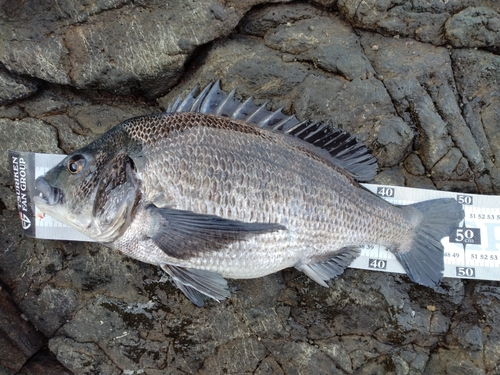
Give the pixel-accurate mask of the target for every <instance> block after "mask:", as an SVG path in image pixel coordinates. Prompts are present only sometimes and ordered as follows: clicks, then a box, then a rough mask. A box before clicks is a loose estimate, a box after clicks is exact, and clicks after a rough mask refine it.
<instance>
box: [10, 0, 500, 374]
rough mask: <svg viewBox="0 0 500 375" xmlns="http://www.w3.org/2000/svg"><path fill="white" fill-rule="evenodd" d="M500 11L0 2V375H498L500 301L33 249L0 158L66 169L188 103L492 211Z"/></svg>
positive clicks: (341, 1) (367, 277)
mask: <svg viewBox="0 0 500 375" xmlns="http://www.w3.org/2000/svg"><path fill="white" fill-rule="evenodd" d="M499 53H500V3H499V2H498V1H495V0H469V1H467V0H428V1H417V0H414V1H402V0H378V1H375V0H365V1H361V0H318V1H310V2H305V1H302V2H301V1H293V2H287V1H265V0H251V1H239V0H219V1H217V0H201V1H180V0H177V1H165V0H158V1H146V0H139V1H132V0H90V1H84V0H68V1H59V2H55V1H53V2H52V1H39V0H26V1H22V2H19V1H14V0H2V1H0V106H1V107H0V151H1V152H0V156H1V157H0V213H1V215H0V221H1V225H0V231H1V232H0V233H1V238H2V240H1V241H0V279H1V283H0V332H1V334H0V374H2V375H3V374H37V375H43V374H70V373H74V374H127V375H131V374H147V375H157V374H191V373H195V374H216V373H225V374H250V373H251V374H405V375H406V374H467V375H476V374H488V375H498V374H500V285H499V283H498V282H487V281H471V280H458V279H450V280H445V281H444V282H443V283H442V284H441V286H440V287H439V288H437V289H436V290H431V289H427V288H424V287H420V286H417V285H415V284H412V283H411V282H409V280H408V279H407V277H406V276H403V275H395V274H386V273H375V272H367V271H361V270H353V269H350V270H348V271H347V272H345V274H344V275H342V276H341V277H339V278H338V279H337V280H335V282H334V283H333V284H332V287H331V288H330V289H326V288H322V287H320V286H318V285H316V284H315V283H314V282H312V281H310V280H309V279H308V278H307V277H305V276H303V275H302V274H300V273H299V272H297V271H295V270H285V271H283V272H280V273H278V274H275V275H270V276H268V277H265V278H261V279H257V280H246V281H242V280H230V286H231V289H232V296H231V298H230V299H229V300H227V301H224V302H222V303H216V302H210V303H208V304H207V306H206V307H205V308H202V309H199V308H196V307H195V306H194V305H192V304H191V303H190V302H189V301H188V300H187V299H186V298H185V297H184V295H182V294H181V293H180V292H179V291H178V290H177V289H176V288H175V287H173V286H172V285H171V284H170V282H169V281H168V280H167V278H166V277H165V275H164V274H163V273H162V272H161V271H160V270H159V269H158V268H156V267H154V266H150V265H147V264H143V263H139V262H137V261H134V260H132V259H130V258H127V257H125V256H122V255H121V254H120V253H118V252H115V251H112V250H110V249H107V248H105V247H103V246H99V245H97V244H89V243H70V242H56V241H42V240H33V239H30V238H27V237H25V236H24V235H23V234H22V231H21V225H20V222H19V219H18V217H17V213H16V206H15V194H14V192H13V186H12V181H11V178H10V175H9V172H8V170H7V150H8V149H17V150H26V151H38V152H49V153H67V152H71V151H72V150H74V149H75V148H77V147H80V146H82V145H84V144H86V143H88V142H89V141H90V140H91V139H92V138H94V137H96V136H98V135H99V134H102V133H103V132H104V131H106V130H107V129H109V128H110V127H111V126H113V125H115V124H117V123H118V122H120V121H122V120H124V119H126V118H129V117H132V116H137V115H142V114H151V113H158V112H161V111H162V110H164V109H165V106H166V105H167V104H168V103H169V102H170V101H171V100H172V99H174V98H175V97H176V96H177V95H178V94H181V93H186V92H187V91H188V90H189V89H191V88H192V87H194V86H195V85H196V84H200V85H205V84H206V83H208V82H210V81H214V80H216V79H219V78H220V79H221V82H222V87H223V89H225V90H226V91H229V90H231V89H233V88H236V89H237V94H238V95H240V96H241V97H243V98H246V97H248V96H251V95H253V96H254V97H255V98H256V100H257V101H260V102H262V101H264V100H270V104H269V105H270V107H272V108H278V107H279V106H281V105H284V106H285V111H286V112H289V113H296V114H297V116H298V117H299V118H302V119H304V118H307V117H309V118H312V119H315V120H323V121H330V122H331V123H333V124H334V125H335V126H339V127H342V128H344V129H346V130H349V131H350V132H352V133H354V134H356V136H357V137H358V138H359V139H361V140H363V141H364V142H366V144H367V145H368V147H369V148H370V149H372V150H373V152H374V153H375V154H376V156H377V157H378V159H379V163H380V166H381V168H380V171H379V174H378V175H377V177H376V179H375V180H376V181H377V182H383V183H387V184H394V185H406V186H413V187H424V188H437V189H443V190H453V191H465V192H473V193H481V194H500V173H499V171H500V169H499V168H500V91H499V82H500V56H499Z"/></svg>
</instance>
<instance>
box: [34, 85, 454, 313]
mask: <svg viewBox="0 0 500 375" xmlns="http://www.w3.org/2000/svg"><path fill="white" fill-rule="evenodd" d="M375 172H376V162H375V159H374V158H373V156H372V155H371V154H370V153H369V152H368V150H367V149H366V148H365V147H364V146H362V145H361V144H359V143H358V142H356V141H355V140H354V139H353V138H352V137H350V136H349V135H348V134H347V133H345V132H343V131H341V130H338V129H332V128H330V127H328V126H325V125H323V124H319V123H311V122H299V121H297V120H296V119H295V118H294V117H288V116H285V115H283V114H282V113H281V112H280V111H277V112H274V113H271V112H268V111H267V110H266V109H265V108H263V107H257V106H255V105H254V104H253V103H252V102H251V101H250V102H249V101H247V102H244V103H240V102H239V101H237V100H236V99H234V98H233V96H232V94H229V95H226V94H225V93H223V92H222V91H221V90H220V89H219V86H218V83H216V84H215V85H213V86H208V87H207V88H206V89H205V90H203V92H202V93H201V94H200V95H199V96H198V97H197V98H195V97H194V96H193V94H192V93H191V94H190V95H189V96H188V97H187V98H186V99H185V100H184V101H180V100H178V101H177V102H176V103H175V104H174V105H173V106H172V107H171V108H169V110H167V112H166V113H164V114H160V115H154V116H145V117H139V118H134V119H130V120H127V121H125V122H124V123H122V124H119V125H117V126H116V127H115V128H113V129H112V130H110V131H109V132H108V133H107V134H105V135H104V136H103V137H102V138H101V139H98V140H96V141H95V142H93V143H92V144H90V145H89V146H87V147H86V148H83V149H82V150H78V151H75V152H74V153H73V154H71V155H69V156H68V157H67V158H66V159H65V160H63V161H62V162H61V164H60V165H58V166H56V167H55V168H54V169H53V170H52V171H49V172H48V173H47V174H46V176H44V177H43V178H41V179H39V180H37V187H38V188H39V190H40V191H41V192H42V196H41V197H37V198H36V204H37V205H38V206H39V208H40V209H41V210H42V211H44V212H46V213H48V214H51V215H52V216H54V217H55V218H56V219H59V220H61V221H63V222H66V223H68V224H70V225H73V226H74V227H75V228H77V229H79V230H80V231H82V232H83V233H85V234H87V235H89V236H91V237H93V238H95V239H97V240H99V241H101V242H103V243H106V244H107V245H109V246H111V247H113V248H116V249H119V250H120V251H122V252H123V253H125V254H127V255H129V256H131V257H133V258H136V259H138V260H140V261H143V262H147V263H151V264H155V265H159V266H161V267H162V268H163V269H164V270H165V271H166V272H167V273H169V274H170V276H171V277H172V279H173V281H174V283H175V284H176V285H177V286H178V287H179V288H180V289H181V290H182V291H183V292H184V293H185V294H186V295H187V296H188V297H189V298H190V299H191V300H192V301H193V302H194V303H195V304H196V305H198V306H202V305H203V302H204V300H205V299H206V298H208V297H211V298H213V299H216V300H220V299H223V298H226V297H228V296H229V292H228V291H227V283H226V281H225V280H224V277H227V278H256V277H261V276H264V275H268V274H271V273H274V272H277V271H279V270H282V269H284V268H287V267H296V268H297V269H299V270H301V271H303V272H304V273H306V274H307V275H308V276H309V277H311V278H312V279H313V280H315V281H316V282H318V283H320V284H321V285H323V286H327V284H326V281H328V280H329V279H331V278H333V277H335V276H337V275H339V274H340V273H342V272H343V270H344V269H345V267H347V266H348V265H349V264H350V263H351V262H352V260H353V259H355V258H356V256H357V255H358V254H359V246H360V245H363V244H367V243H379V244H382V245H385V246H387V247H388V248H389V249H390V250H391V251H393V252H394V253H395V254H396V256H397V258H398V259H399V261H400V262H401V264H402V265H403V267H404V268H405V270H406V271H407V273H408V275H409V276H410V278H411V279H413V280H414V281H416V282H418V283H420V284H423V285H428V286H434V285H437V284H438V283H439V281H440V280H441V277H442V270H443V258H442V257H443V247H442V245H441V243H440V240H441V238H443V237H445V236H447V235H449V232H450V230H451V228H453V227H455V226H457V225H458V223H459V222H460V221H461V220H462V219H463V210H462V207H461V205H460V204H458V203H457V202H456V201H455V200H453V199H440V200H434V201H429V202H422V203H418V204H415V205H410V206H394V205H391V204H389V203H387V202H386V201H384V200H382V199H381V198H379V197H377V196H375V195H374V194H372V193H370V192H369V191H367V190H366V189H364V188H363V187H362V186H360V185H359V184H358V183H357V182H356V181H355V178H356V179H360V180H369V179H370V178H371V177H373V175H374V174H375ZM54 196H56V198H54Z"/></svg>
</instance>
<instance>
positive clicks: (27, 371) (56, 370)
mask: <svg viewBox="0 0 500 375" xmlns="http://www.w3.org/2000/svg"><path fill="white" fill-rule="evenodd" d="M33 374H37V375H54V374H57V375H71V374H73V373H72V372H71V371H69V370H68V369H67V368H66V367H64V366H63V365H61V364H60V363H59V362H58V361H57V359H56V357H55V355H54V354H53V353H52V352H51V351H49V350H48V349H44V350H41V351H40V352H38V353H37V354H36V355H35V356H33V358H31V359H30V360H29V361H28V362H27V363H26V364H25V365H24V366H23V368H22V369H21V370H20V371H19V372H18V373H17V375H33Z"/></svg>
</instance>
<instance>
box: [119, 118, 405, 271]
mask: <svg viewBox="0 0 500 375" xmlns="http://www.w3.org/2000/svg"><path fill="white" fill-rule="evenodd" d="M192 118H197V120H196V122H197V124H198V125H197V126H196V127H191V126H186V128H181V127H179V128H178V129H176V130H174V131H169V132H168V133H167V134H165V132H164V131H163V129H172V128H173V127H174V126H173V125H172V124H183V123H184V124H189V123H191V122H195V120H194V119H192ZM143 121H147V119H141V121H140V122H137V123H134V124H129V125H128V126H127V131H128V132H129V133H130V134H131V135H132V138H135V137H134V134H143V133H144V131H142V130H135V128H138V129H141V128H143V127H146V128H147V127H148V124H147V123H146V124H143V123H142V122H143ZM159 122H160V123H161V122H163V124H162V125H160V126H157V127H154V128H153V129H158V132H157V133H156V134H155V133H153V134H148V135H147V139H155V146H154V147H152V148H151V149H150V150H148V151H145V152H144V157H145V160H146V161H145V167H144V171H143V172H141V173H139V175H140V178H141V180H142V181H143V184H144V185H145V186H148V187H149V189H148V190H149V191H148V192H147V194H146V195H145V197H144V199H145V200H149V201H152V200H154V197H155V195H157V194H159V193H165V192H167V193H166V195H167V197H168V201H171V202H176V205H175V208H178V209H182V210H190V211H195V212H200V213H203V214H212V215H218V216H223V217H227V218H229V219H233V220H245V221H250V222H252V221H258V222H272V223H280V224H283V225H284V226H286V227H287V231H286V232H275V233H269V234H266V235H262V236H259V237H255V238H252V239H249V240H246V241H238V242H237V243H234V244H231V245H229V246H228V247H227V248H226V249H225V250H224V251H221V252H212V251H206V252H204V251H200V252H199V253H197V254H196V255H195V256H193V257H192V258H191V259H189V262H188V261H186V262H185V263H183V266H185V267H201V268H203V269H207V270H210V271H215V272H218V273H221V274H222V275H223V276H225V277H230V278H254V277H260V276H263V275H266V274H269V273H271V272H275V271H277V270H279V269H283V268H286V267H291V266H294V265H295V264H296V263H297V262H298V261H299V260H300V259H302V258H306V259H311V260H313V259H323V258H324V256H325V255H327V254H331V253H332V252H334V251H336V250H339V249H341V248H344V247H346V246H350V245H356V244H360V243H362V244H363V243H372V242H376V241H377V240H379V238H385V239H386V242H385V243H384V245H389V246H393V245H394V244H395V243H396V242H397V241H396V240H395V238H399V237H400V236H401V233H402V231H403V233H404V228H401V227H400V226H399V225H398V226H395V225H392V226H391V225H388V226H385V227H384V228H383V230H384V232H386V233H380V230H375V229H374V228H377V227H378V223H380V221H381V219H382V218H383V220H384V221H385V222H390V223H392V224H395V223H400V222H404V221H405V220H404V217H403V213H402V212H401V209H399V208H398V207H395V206H392V205H390V204H388V203H386V202H385V201H384V200H381V199H374V197H373V195H372V194H371V193H369V192H366V191H365V190H364V189H362V188H359V189H360V191H358V192H357V193H356V194H353V190H352V184H353V181H352V180H351V179H350V178H348V177H347V176H345V175H344V174H341V173H338V172H336V171H332V167H331V166H330V165H328V164H327V163H326V162H324V161H322V160H316V159H313V158H311V157H310V156H309V155H307V154H305V153H302V152H300V151H299V150H297V149H296V148H293V147H291V146H290V145H288V144H287V142H286V139H284V138H283V137H282V136H280V135H279V134H268V133H267V132H265V131H264V130H261V131H260V132H259V131H256V130H259V129H255V128H253V127H251V125H245V124H236V123H235V122H234V121H230V120H229V119H225V118H212V116H200V115H198V114H191V113H183V114H179V115H177V114H174V115H164V116H163V117H162V118H161V119H160V121H159ZM212 122H213V123H215V124H216V125H217V126H210V123H212ZM222 124H224V127H223V125H222ZM177 126H178V125H177ZM238 128H239V129H240V130H239V131H238V130H234V129H238ZM247 128H250V129H248V130H249V131H247ZM153 131H154V130H153ZM162 136H163V137H162ZM137 140H138V141H140V142H143V140H142V139H141V138H140V137H137ZM165 149H168V152H167V153H165V151H164V150H165ZM217 155H220V156H221V157H222V158H225V157H226V158H228V159H231V160H234V162H233V163H234V164H235V165H236V166H235V168H232V172H231V173H230V172H229V171H228V170H227V168H226V169H225V170H222V169H220V168H218V164H219V163H218V161H217ZM229 155H230V156H229ZM226 164H230V163H226ZM265 174H268V175H269V177H270V178H268V179H265V178H263V177H264V175H265ZM150 176H153V177H152V178H151V180H149V179H150ZM228 182H229V183H230V185H231V190H230V191H229V190H227V189H224V186H225V184H226V183H228ZM203 187H206V188H203ZM307 190H310V191H311V190H312V191H311V192H310V194H305V193H304V192H305V191H307ZM229 194H230V195H231V196H233V197H234V198H235V203H236V204H235V205H233V206H229V205H224V204H221V203H223V202H222V200H223V197H224V196H228V195H229ZM271 197H272V198H271ZM270 200H271V202H272V203H271V206H272V207H273V209H272V210H270V209H269V207H267V209H266V206H269V204H270ZM336 212H339V213H341V215H336V214H335V213H336ZM140 223H141V221H139V225H140ZM138 232H142V230H138ZM127 254H128V255H130V256H132V257H134V256H135V250H134V249H130V250H127ZM237 254H246V256H245V257H235V255H237ZM146 256H148V255H146ZM160 256H161V257H163V259H164V261H170V262H171V261H172V259H167V258H166V257H165V254H164V253H160ZM207 257H208V258H213V259H214V260H213V261H212V262H210V261H208V262H209V263H206V262H205V263H203V264H202V263H201V262H200V258H207ZM273 259H274V260H275V261H274V262H272V261H271V260H273ZM143 260H144V259H143ZM277 260H279V261H277ZM158 262H161V260H160V259H159V260H158ZM211 267H214V268H211Z"/></svg>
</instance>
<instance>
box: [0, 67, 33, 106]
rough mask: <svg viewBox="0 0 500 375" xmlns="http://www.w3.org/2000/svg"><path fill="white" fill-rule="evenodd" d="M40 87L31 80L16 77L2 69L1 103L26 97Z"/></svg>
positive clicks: (0, 79) (0, 75)
mask: <svg viewBox="0 0 500 375" xmlns="http://www.w3.org/2000/svg"><path fill="white" fill-rule="evenodd" d="M37 89H38V85H37V84H36V83H35V82H33V81H30V80H27V79H24V78H21V77H14V76H13V75H12V74H10V73H8V72H7V71H5V70H4V69H0V105H3V104H6V103H9V102H13V101H15V100H17V99H22V98H26V97H28V96H30V95H32V94H33V93H35V92H36V90H37Z"/></svg>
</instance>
